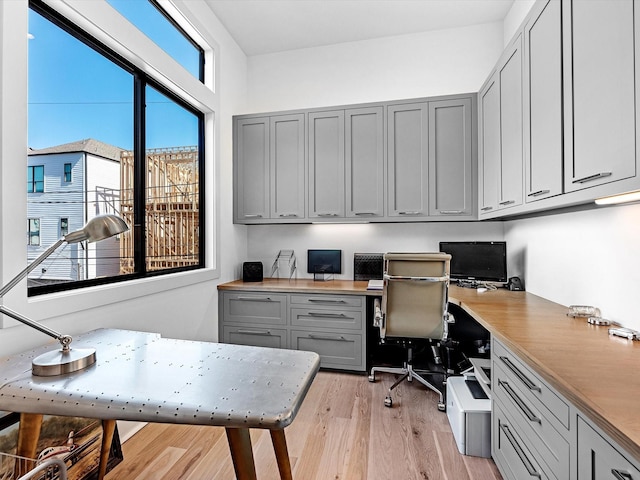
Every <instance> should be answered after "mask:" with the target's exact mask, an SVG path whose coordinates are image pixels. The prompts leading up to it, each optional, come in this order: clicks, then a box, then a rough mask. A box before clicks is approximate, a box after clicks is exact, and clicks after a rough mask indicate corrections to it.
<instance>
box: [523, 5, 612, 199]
mask: <svg viewBox="0 0 640 480" xmlns="http://www.w3.org/2000/svg"><path fill="white" fill-rule="evenodd" d="M585 3H590V2H585ZM533 8H534V9H535V10H534V11H533V13H532V16H531V18H530V20H529V21H528V22H527V24H526V25H525V27H524V98H525V102H524V154H525V179H526V183H525V195H526V201H527V202H532V201H535V200H539V199H542V198H547V197H550V196H554V195H558V194H560V193H562V190H563V189H562V168H563V167H562V62H561V57H562V55H561V54H562V38H561V25H560V23H561V19H560V2H559V0H549V1H547V2H544V1H543V2H539V3H536V4H535V5H534V7H533ZM594 93H595V92H594ZM601 93H603V94H604V92H601Z"/></svg>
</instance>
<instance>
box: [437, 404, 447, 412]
mask: <svg viewBox="0 0 640 480" xmlns="http://www.w3.org/2000/svg"><path fill="white" fill-rule="evenodd" d="M446 409H447V405H446V404H445V403H438V410H440V411H441V412H444V411H445V410H446Z"/></svg>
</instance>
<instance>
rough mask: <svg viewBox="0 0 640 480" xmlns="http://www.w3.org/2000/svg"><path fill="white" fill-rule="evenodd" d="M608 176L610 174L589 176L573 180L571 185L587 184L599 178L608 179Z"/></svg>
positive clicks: (603, 173) (602, 173) (601, 173)
mask: <svg viewBox="0 0 640 480" xmlns="http://www.w3.org/2000/svg"><path fill="white" fill-rule="evenodd" d="M609 175H611V172H600V173H596V174H594V175H589V176H587V177H582V178H577V179H575V180H573V181H572V182H571V183H587V182H591V181H593V180H598V179H599V178H604V177H608V176H609Z"/></svg>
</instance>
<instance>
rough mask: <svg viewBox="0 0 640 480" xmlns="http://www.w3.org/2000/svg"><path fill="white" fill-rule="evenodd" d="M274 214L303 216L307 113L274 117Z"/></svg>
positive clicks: (272, 122)
mask: <svg viewBox="0 0 640 480" xmlns="http://www.w3.org/2000/svg"><path fill="white" fill-rule="evenodd" d="M270 133H271V134H270V150H269V152H270V165H271V166H270V178H271V185H270V192H271V202H270V203H271V212H270V213H271V218H273V219H282V220H294V219H303V218H304V216H305V209H304V205H305V204H304V201H305V188H304V180H305V175H304V114H302V113H300V114H295V115H279V116H274V117H271V118H270Z"/></svg>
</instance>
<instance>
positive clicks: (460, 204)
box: [428, 98, 475, 216]
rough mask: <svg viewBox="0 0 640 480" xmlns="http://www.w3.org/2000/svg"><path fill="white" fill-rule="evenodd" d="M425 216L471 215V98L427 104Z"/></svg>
mask: <svg viewBox="0 0 640 480" xmlns="http://www.w3.org/2000/svg"><path fill="white" fill-rule="evenodd" d="M428 109H429V110H428V111H429V120H428V127H429V139H428V144H429V215H430V216H465V215H466V216H469V215H473V211H474V208H473V207H474V197H473V192H474V188H473V181H474V175H473V162H472V158H473V155H472V148H473V131H474V128H473V127H472V125H473V122H472V119H473V117H474V115H475V112H473V110H474V109H473V106H472V101H471V98H460V99H456V100H442V101H435V102H429V107H428Z"/></svg>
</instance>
